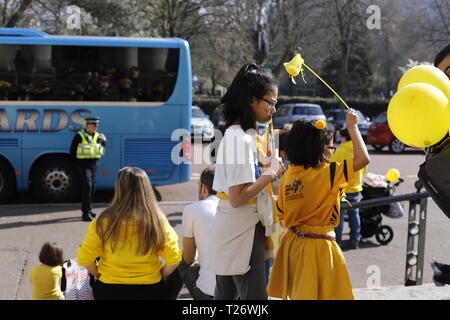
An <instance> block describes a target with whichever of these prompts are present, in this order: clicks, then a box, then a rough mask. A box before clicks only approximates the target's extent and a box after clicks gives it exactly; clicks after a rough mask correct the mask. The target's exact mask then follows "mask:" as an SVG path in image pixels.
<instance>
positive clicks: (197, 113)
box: [192, 108, 206, 118]
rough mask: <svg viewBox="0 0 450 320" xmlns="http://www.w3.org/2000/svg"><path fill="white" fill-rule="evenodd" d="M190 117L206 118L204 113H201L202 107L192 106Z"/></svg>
mask: <svg viewBox="0 0 450 320" xmlns="http://www.w3.org/2000/svg"><path fill="white" fill-rule="evenodd" d="M192 118H206V115H205V114H204V113H203V111H202V109H197V108H193V109H192Z"/></svg>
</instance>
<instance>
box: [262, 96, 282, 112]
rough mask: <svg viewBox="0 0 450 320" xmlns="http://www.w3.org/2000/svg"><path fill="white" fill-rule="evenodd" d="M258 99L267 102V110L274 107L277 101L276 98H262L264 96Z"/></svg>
mask: <svg viewBox="0 0 450 320" xmlns="http://www.w3.org/2000/svg"><path fill="white" fill-rule="evenodd" d="M259 99H260V100H262V101H265V102H267V103H268V104H269V107H270V108H269V111H270V110H273V109H275V106H276V104H277V103H278V101H277V100H272V101H270V100H267V99H264V98H259Z"/></svg>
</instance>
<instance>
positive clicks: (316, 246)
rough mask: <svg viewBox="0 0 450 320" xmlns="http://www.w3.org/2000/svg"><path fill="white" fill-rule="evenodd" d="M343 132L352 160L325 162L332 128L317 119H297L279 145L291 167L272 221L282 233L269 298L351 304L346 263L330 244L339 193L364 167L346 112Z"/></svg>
mask: <svg viewBox="0 0 450 320" xmlns="http://www.w3.org/2000/svg"><path fill="white" fill-rule="evenodd" d="M346 123H347V128H348V131H349V133H350V136H351V137H352V140H353V144H354V159H353V160H346V161H343V162H331V157H332V155H333V153H334V151H335V150H336V148H335V147H334V146H333V132H334V128H333V127H332V125H331V124H327V123H325V121H323V120H318V121H316V122H313V121H309V120H305V119H302V120H299V121H297V122H295V123H294V125H293V127H292V129H291V131H290V132H289V133H288V135H287V137H286V141H285V144H286V145H285V148H286V154H287V157H288V159H289V161H290V162H291V165H290V166H289V169H288V170H287V171H286V172H285V174H284V175H283V177H282V179H281V183H280V187H279V191H278V200H277V210H278V212H277V216H278V217H279V219H280V223H282V224H283V225H284V226H285V227H286V228H287V229H288V230H286V232H285V233H284V234H283V235H282V237H281V240H280V245H279V248H278V251H277V255H276V257H275V263H274V266H273V269H272V273H271V276H270V280H269V286H268V292H269V295H270V296H272V297H277V298H282V299H288V298H289V299H292V300H344V299H346V300H347V299H349V300H350V299H354V296H353V290H352V286H351V282H350V277H349V274H348V270H347V266H346V262H345V258H344V255H343V254H342V251H341V249H340V248H339V246H338V245H337V244H336V239H335V232H334V228H335V227H336V226H338V224H339V208H340V199H341V196H342V190H343V189H344V188H346V187H347V186H348V185H349V184H353V183H354V180H355V172H356V171H358V170H360V169H362V168H364V167H365V166H366V165H367V164H368V163H369V154H368V152H367V149H366V146H365V145H364V142H363V139H362V137H361V133H360V132H359V130H358V115H357V114H356V111H355V110H353V109H350V110H349V112H348V113H347V118H346Z"/></svg>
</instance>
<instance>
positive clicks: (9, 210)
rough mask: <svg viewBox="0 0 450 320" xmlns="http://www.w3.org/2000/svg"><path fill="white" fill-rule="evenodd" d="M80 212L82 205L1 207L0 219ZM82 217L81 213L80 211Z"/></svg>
mask: <svg viewBox="0 0 450 320" xmlns="http://www.w3.org/2000/svg"><path fill="white" fill-rule="evenodd" d="M74 210H80V205H78V204H75V205H73V206H71V205H64V206H58V205H57V204H51V205H43V206H42V207H40V206H27V207H22V208H20V207H19V208H17V207H14V206H13V205H7V206H0V217H17V216H31V215H37V214H46V213H55V212H65V211H74ZM80 216H81V211H80Z"/></svg>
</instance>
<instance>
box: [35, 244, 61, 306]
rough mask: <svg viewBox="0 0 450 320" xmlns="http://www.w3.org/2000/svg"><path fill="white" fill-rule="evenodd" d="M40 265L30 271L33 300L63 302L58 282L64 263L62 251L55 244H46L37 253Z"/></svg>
mask: <svg viewBox="0 0 450 320" xmlns="http://www.w3.org/2000/svg"><path fill="white" fill-rule="evenodd" d="M39 261H40V262H41V264H40V265H37V266H34V267H32V268H31V269H30V272H29V275H28V279H29V281H30V282H31V284H32V285H33V291H32V299H33V300H63V299H64V295H63V293H62V291H61V287H60V281H61V277H62V265H63V263H64V258H63V250H62V248H61V246H60V245H58V244H57V243H54V242H53V243H49V242H46V243H44V245H43V246H42V249H41V252H40V253H39Z"/></svg>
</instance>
